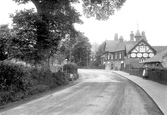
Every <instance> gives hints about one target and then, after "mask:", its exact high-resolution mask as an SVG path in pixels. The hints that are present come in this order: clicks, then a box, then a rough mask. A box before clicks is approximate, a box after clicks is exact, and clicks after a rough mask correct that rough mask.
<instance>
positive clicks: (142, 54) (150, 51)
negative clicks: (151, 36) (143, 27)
mask: <svg viewBox="0 0 167 115" xmlns="http://www.w3.org/2000/svg"><path fill="white" fill-rule="evenodd" d="M128 54H129V55H130V56H129V57H130V58H150V57H153V56H154V55H155V54H156V50H155V49H154V48H153V47H152V46H151V45H150V44H148V43H147V41H145V40H144V39H141V40H140V41H139V42H137V43H136V45H134V46H133V47H132V48H131V50H129V52H128Z"/></svg>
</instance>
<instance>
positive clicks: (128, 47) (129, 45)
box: [126, 42, 136, 52]
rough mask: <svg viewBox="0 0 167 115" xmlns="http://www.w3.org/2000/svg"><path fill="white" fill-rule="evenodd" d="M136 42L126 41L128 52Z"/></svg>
mask: <svg viewBox="0 0 167 115" xmlns="http://www.w3.org/2000/svg"><path fill="white" fill-rule="evenodd" d="M135 44H136V42H131V43H126V52H129V51H130V50H131V49H132V48H133V47H134V46H135Z"/></svg>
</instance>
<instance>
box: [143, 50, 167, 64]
mask: <svg viewBox="0 0 167 115" xmlns="http://www.w3.org/2000/svg"><path fill="white" fill-rule="evenodd" d="M166 54H167V48H166V49H165V50H164V51H161V52H160V53H158V54H157V55H155V56H154V57H152V58H149V59H147V60H145V62H144V63H152V62H161V61H162V58H163V56H165V55H166Z"/></svg>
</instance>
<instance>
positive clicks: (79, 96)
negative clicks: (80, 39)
mask: <svg viewBox="0 0 167 115" xmlns="http://www.w3.org/2000/svg"><path fill="white" fill-rule="evenodd" d="M79 73H80V75H81V77H80V80H81V82H79V83H78V84H76V85H73V86H71V87H69V88H66V89H64V90H61V91H58V92H55V93H52V94H48V95H46V96H44V97H42V98H40V99H37V100H34V101H31V102H28V103H26V104H23V105H21V106H18V107H15V108H12V109H10V110H6V111H3V112H2V113H0V115H163V114H162V113H161V111H160V110H159V109H158V107H157V105H156V104H155V103H154V102H153V101H152V100H151V99H150V97H149V96H148V95H147V94H146V93H145V92H144V91H143V90H142V89H140V87H138V86H137V85H135V84H134V83H132V82H131V81H129V80H127V79H126V78H124V77H122V76H119V75H117V74H114V73H113V72H112V71H105V70H79Z"/></svg>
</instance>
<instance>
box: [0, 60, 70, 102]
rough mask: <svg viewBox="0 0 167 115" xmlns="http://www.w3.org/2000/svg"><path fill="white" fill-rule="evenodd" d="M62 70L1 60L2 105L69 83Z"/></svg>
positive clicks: (0, 99) (0, 94)
mask: <svg viewBox="0 0 167 115" xmlns="http://www.w3.org/2000/svg"><path fill="white" fill-rule="evenodd" d="M68 83H69V81H68V78H67V76H65V74H64V73H63V72H61V71H59V72H57V73H52V72H51V71H50V70H48V69H37V68H34V67H31V68H30V67H25V66H22V65H18V64H17V65H16V64H14V63H10V62H0V105H4V104H7V103H11V102H14V101H18V100H21V99H24V98H26V97H29V96H30V95H34V94H37V93H40V92H44V91H46V90H50V89H53V88H56V87H58V86H61V85H65V84H68Z"/></svg>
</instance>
